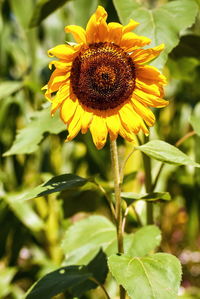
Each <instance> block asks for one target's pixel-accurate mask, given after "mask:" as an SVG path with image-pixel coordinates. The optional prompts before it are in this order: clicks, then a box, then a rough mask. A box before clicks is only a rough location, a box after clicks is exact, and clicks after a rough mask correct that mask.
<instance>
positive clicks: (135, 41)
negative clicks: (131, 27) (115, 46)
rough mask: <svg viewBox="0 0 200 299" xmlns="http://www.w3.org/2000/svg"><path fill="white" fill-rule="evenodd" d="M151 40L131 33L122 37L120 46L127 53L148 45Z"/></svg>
mask: <svg viewBox="0 0 200 299" xmlns="http://www.w3.org/2000/svg"><path fill="white" fill-rule="evenodd" d="M150 42H151V40H150V39H149V38H148V37H145V36H139V35H137V34H135V33H133V32H127V33H125V34H124V35H123V37H122V40H121V43H120V46H121V47H124V48H125V49H126V50H128V51H133V50H134V49H136V48H138V47H143V46H146V45H148V44H149V43H150Z"/></svg>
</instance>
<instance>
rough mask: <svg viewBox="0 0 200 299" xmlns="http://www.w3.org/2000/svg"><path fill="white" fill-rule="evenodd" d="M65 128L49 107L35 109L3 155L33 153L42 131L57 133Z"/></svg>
mask: <svg viewBox="0 0 200 299" xmlns="http://www.w3.org/2000/svg"><path fill="white" fill-rule="evenodd" d="M65 129H66V127H65V125H64V124H63V123H62V121H61V120H60V119H59V117H58V114H56V115H55V116H54V117H52V116H51V114H50V110H49V108H47V109H44V110H41V111H36V112H35V113H34V115H33V117H32V120H31V121H30V123H29V124H28V125H27V126H26V127H25V128H23V129H22V130H20V131H19V132H18V134H17V137H16V139H15V141H14V143H13V145H12V147H11V148H10V149H9V150H8V151H7V152H5V153H4V156H10V155H17V154H30V153H33V152H34V151H36V150H37V149H38V144H39V143H40V142H41V141H42V139H43V135H44V133H52V134H58V133H60V132H62V131H63V130H65Z"/></svg>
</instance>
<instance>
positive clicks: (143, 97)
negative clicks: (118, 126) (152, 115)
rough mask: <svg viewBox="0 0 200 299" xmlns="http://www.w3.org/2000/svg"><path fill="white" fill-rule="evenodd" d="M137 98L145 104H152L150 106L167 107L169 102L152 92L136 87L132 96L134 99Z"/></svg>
mask: <svg viewBox="0 0 200 299" xmlns="http://www.w3.org/2000/svg"><path fill="white" fill-rule="evenodd" d="M135 99H136V100H137V101H139V102H141V103H142V104H144V105H147V106H150V107H157V108H161V107H165V106H167V105H168V104H169V102H168V101H166V100H164V99H161V98H159V97H156V96H154V95H152V94H147V93H145V92H143V91H142V90H139V89H136V90H134V93H133V96H132V101H134V100H135Z"/></svg>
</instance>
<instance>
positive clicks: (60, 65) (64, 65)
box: [49, 60, 72, 71]
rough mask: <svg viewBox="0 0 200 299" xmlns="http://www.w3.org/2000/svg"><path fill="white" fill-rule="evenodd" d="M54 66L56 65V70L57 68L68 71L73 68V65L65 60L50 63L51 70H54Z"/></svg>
mask: <svg viewBox="0 0 200 299" xmlns="http://www.w3.org/2000/svg"><path fill="white" fill-rule="evenodd" d="M52 65H54V66H55V68H57V69H59V70H62V71H67V70H69V69H70V68H71V66H72V63H71V62H66V61H65V60H53V61H51V62H50V63H49V68H50V70H51V69H52Z"/></svg>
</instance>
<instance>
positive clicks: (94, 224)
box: [62, 216, 161, 265]
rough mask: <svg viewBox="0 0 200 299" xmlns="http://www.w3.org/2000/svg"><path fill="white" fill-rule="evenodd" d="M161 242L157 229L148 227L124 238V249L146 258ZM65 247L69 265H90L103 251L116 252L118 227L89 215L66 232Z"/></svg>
mask: <svg viewBox="0 0 200 299" xmlns="http://www.w3.org/2000/svg"><path fill="white" fill-rule="evenodd" d="M160 240H161V235H160V230H159V229H158V228H157V227H156V226H153V225H152V226H146V227H143V228H141V229H139V230H138V231H137V232H136V233H134V234H126V235H125V236H124V248H125V252H126V253H128V254H135V255H136V256H144V255H147V254H149V253H151V251H152V250H154V249H155V248H156V247H157V246H158V245H159V244H160ZM62 248H63V251H64V254H65V255H66V262H65V263H66V264H67V265H73V264H87V263H88V262H89V261H90V260H91V259H92V258H93V257H94V256H95V254H96V253H97V252H98V250H99V249H100V248H103V249H104V251H105V252H106V254H107V255H108V256H110V255H111V254H113V253H116V252H117V236H116V228H115V226H114V225H113V224H112V223H111V222H110V221H109V220H108V219H106V218H105V217H102V216H90V217H88V218H86V219H84V220H81V221H79V222H77V223H75V224H74V225H72V226H70V228H69V229H68V230H67V231H66V235H65V237H64V240H63V244H62Z"/></svg>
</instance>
